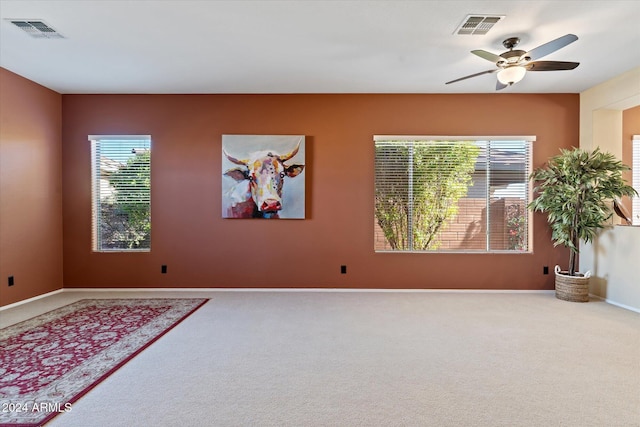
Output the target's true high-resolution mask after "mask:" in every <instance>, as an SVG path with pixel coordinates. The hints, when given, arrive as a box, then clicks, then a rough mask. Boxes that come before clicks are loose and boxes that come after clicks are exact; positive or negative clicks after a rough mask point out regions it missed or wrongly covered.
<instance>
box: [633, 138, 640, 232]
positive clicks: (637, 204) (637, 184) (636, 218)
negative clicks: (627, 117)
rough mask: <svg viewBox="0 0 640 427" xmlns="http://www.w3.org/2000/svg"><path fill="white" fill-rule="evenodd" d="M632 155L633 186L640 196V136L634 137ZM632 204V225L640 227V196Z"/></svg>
mask: <svg viewBox="0 0 640 427" xmlns="http://www.w3.org/2000/svg"><path fill="white" fill-rule="evenodd" d="M632 153H633V154H632V166H631V169H632V171H633V179H632V185H633V188H635V190H636V191H637V192H638V194H640V135H633V148H632ZM632 203H633V205H632V207H631V209H632V211H631V212H632V213H631V217H632V218H631V223H632V224H633V225H640V196H635V197H634V198H633V202H632Z"/></svg>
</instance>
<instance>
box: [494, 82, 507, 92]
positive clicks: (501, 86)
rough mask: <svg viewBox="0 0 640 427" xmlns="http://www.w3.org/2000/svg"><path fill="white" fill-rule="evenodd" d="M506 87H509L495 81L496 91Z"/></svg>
mask: <svg viewBox="0 0 640 427" xmlns="http://www.w3.org/2000/svg"><path fill="white" fill-rule="evenodd" d="M507 86H509V85H506V84H504V83H502V82H500V80H496V90H502V89H504V88H505V87H507Z"/></svg>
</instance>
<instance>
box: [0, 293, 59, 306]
mask: <svg viewBox="0 0 640 427" xmlns="http://www.w3.org/2000/svg"><path fill="white" fill-rule="evenodd" d="M61 292H64V289H57V290H55V291H51V292H47V293H46V294H42V295H38V296H35V297H33V298H29V299H25V300H22V301H18V302H14V303H13V304H7V305H3V306H2V307H0V311H2V310H8V309H10V308H13V307H18V306H20V305H22V304H26V303H28V302H32V301H36V300H39V299H42V298H46V297H50V296H52V295H55V294H59V293H61Z"/></svg>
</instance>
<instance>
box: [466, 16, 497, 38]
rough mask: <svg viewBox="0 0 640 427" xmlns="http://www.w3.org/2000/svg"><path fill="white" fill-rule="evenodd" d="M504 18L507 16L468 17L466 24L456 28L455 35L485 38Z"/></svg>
mask: <svg viewBox="0 0 640 427" xmlns="http://www.w3.org/2000/svg"><path fill="white" fill-rule="evenodd" d="M504 17H505V15H491V16H488V15H468V16H467V17H466V19H465V20H464V22H463V23H462V24H461V25H460V26H459V27H458V28H456V31H455V32H454V34H467V35H474V36H483V35H485V34H487V33H488V32H489V30H490V29H492V28H493V26H494V25H496V24H497V23H498V22H500V20H502V19H504Z"/></svg>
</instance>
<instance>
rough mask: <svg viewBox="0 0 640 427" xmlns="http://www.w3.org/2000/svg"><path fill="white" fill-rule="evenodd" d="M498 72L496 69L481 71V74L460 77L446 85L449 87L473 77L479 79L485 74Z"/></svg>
mask: <svg viewBox="0 0 640 427" xmlns="http://www.w3.org/2000/svg"><path fill="white" fill-rule="evenodd" d="M496 71H498V70H497V69H495V70H487V71H481V72H479V73H475V74H471V75H469V76H464V77H460V78H459V79H455V80H451V81H450V82H446V83H445V84H446V85H448V84H449V83H455V82H459V81H460V80H466V79H470V78H471V77H477V76H481V75H483V74H491V73H495V72H496Z"/></svg>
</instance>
